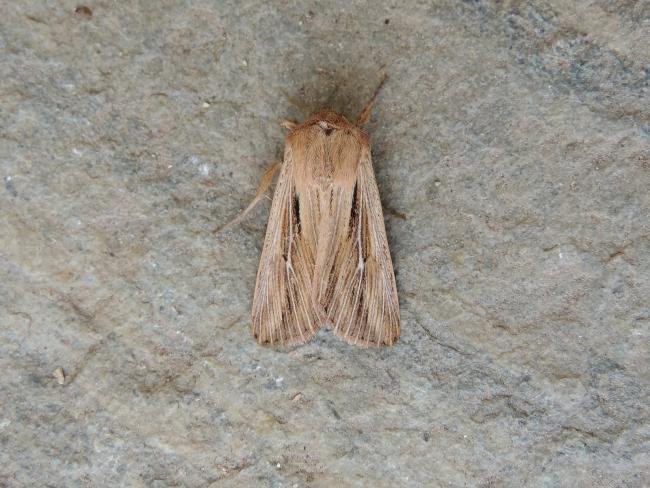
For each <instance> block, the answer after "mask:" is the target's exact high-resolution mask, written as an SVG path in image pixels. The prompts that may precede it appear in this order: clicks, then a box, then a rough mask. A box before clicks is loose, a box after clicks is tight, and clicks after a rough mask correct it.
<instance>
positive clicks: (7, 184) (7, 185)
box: [5, 177, 18, 197]
mask: <svg viewBox="0 0 650 488" xmlns="http://www.w3.org/2000/svg"><path fill="white" fill-rule="evenodd" d="M5 188H6V189H7V191H8V192H9V194H10V195H11V196H12V197H17V196H18V191H16V185H14V181H13V180H12V179H11V178H10V177H6V178H5Z"/></svg>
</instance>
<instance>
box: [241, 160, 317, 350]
mask: <svg viewBox="0 0 650 488" xmlns="http://www.w3.org/2000/svg"><path fill="white" fill-rule="evenodd" d="M296 198H297V195H296V193H295V185H294V164H293V161H292V157H291V150H290V149H289V150H287V151H285V158H284V163H283V164H282V169H281V171H280V176H279V178H278V184H277V186H276V189H275V193H274V195H273V202H272V204H271V213H270V215H269V222H268V225H267V229H266V237H265V239H264V247H263V249H262V256H261V258H260V265H259V269H258V271H257V282H256V284H255V293H254V296H253V310H252V332H253V336H254V337H255V339H256V340H257V341H258V342H259V343H260V344H263V345H290V344H298V343H301V342H304V341H307V340H308V339H309V338H311V337H312V336H313V335H314V334H315V333H316V332H317V331H318V329H319V327H320V324H319V321H318V320H317V316H316V314H315V313H314V307H313V303H312V300H311V295H310V289H311V288H310V287H311V281H312V270H313V252H311V250H310V249H309V247H308V246H306V245H304V242H303V240H302V239H301V237H300V225H299V217H298V215H297V214H296V207H297V206H296V205H295V199H296Z"/></svg>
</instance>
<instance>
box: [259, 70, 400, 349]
mask: <svg viewBox="0 0 650 488" xmlns="http://www.w3.org/2000/svg"><path fill="white" fill-rule="evenodd" d="M384 80H385V77H384V79H383V80H382V83H381V84H380V85H379V87H378V88H377V90H376V91H375V94H374V95H373V97H372V98H371V99H370V101H369V102H368V103H367V104H366V106H365V107H364V109H363V110H362V111H361V113H360V114H359V116H358V117H357V120H356V123H355V124H352V123H350V122H349V121H348V120H347V119H346V118H345V117H344V116H343V115H340V114H338V113H336V112H334V111H332V110H329V109H324V110H321V111H319V112H317V113H315V114H314V115H312V116H311V117H309V118H308V119H307V120H305V121H304V122H303V123H301V124H298V123H296V122H289V121H285V124H284V125H285V127H287V128H289V129H290V133H289V134H288V135H287V137H286V141H285V150H284V159H283V161H282V163H281V168H280V175H279V178H278V182H277V185H276V188H275V192H274V195H273V201H272V204H271V212H270V215H269V220H268V226H267V229H266V237H265V240H264V247H263V249H262V255H261V258H260V264H259V269H258V272H257V281H256V284H255V292H254V296H253V309H252V332H253V337H254V338H255V339H256V340H257V341H258V342H259V343H260V344H262V345H285V346H286V345H293V344H298V343H302V342H305V341H307V340H309V339H310V338H311V337H312V336H314V334H316V332H318V330H319V329H320V328H321V327H324V326H329V327H331V329H332V330H333V332H334V334H335V335H336V336H338V337H340V338H342V339H343V340H345V341H347V342H348V343H351V344H355V345H358V346H390V345H392V344H393V343H395V341H397V340H398V338H399V335H400V317H399V302H398V298H397V289H396V285H395V275H394V272H393V264H392V261H391V257H390V252H389V249H388V241H387V239H386V230H385V227H384V218H383V212H382V207H381V202H380V199H379V190H378V188H377V183H376V181H375V176H374V172H373V169H372V159H371V154H370V138H369V137H368V135H367V134H366V133H365V132H364V131H363V130H362V129H361V126H362V125H363V124H364V123H365V122H367V120H368V118H369V116H370V110H371V107H372V104H373V102H374V99H375V97H376V95H377V93H378V92H379V88H381V85H382V84H383V82H384ZM271 177H272V175H271ZM269 183H270V181H269ZM258 195H259V192H258ZM249 208H250V207H249Z"/></svg>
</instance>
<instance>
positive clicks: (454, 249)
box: [0, 0, 650, 487]
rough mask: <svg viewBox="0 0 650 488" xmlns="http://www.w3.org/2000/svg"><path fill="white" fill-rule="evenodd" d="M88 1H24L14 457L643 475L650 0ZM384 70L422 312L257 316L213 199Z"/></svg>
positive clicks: (6, 64)
mask: <svg viewBox="0 0 650 488" xmlns="http://www.w3.org/2000/svg"><path fill="white" fill-rule="evenodd" d="M79 6H80V4H75V3H74V2H71V1H68V0H64V1H62V2H29V1H19V2H4V4H3V7H2V17H1V18H0V120H1V123H0V171H1V172H0V177H1V178H2V181H3V182H4V185H2V186H0V333H1V334H2V336H1V339H0V367H1V368H2V371H3V374H2V378H1V379H0V485H2V486H11V487H13V486H53V487H71V486H97V487H103V486H136V487H137V486H153V487H164V486H190V487H207V486H233V487H235V486H236V487H241V486H269V487H280V486H284V487H293V486H298V487H303V486H313V487H325V486H328V487H329V486H387V487H394V486H451V487H464V486H483V487H501V486H504V487H521V486H543V487H545V486H548V487H556V486H568V487H643V486H648V485H650V473H649V467H648V466H649V465H650V422H649V419H650V401H649V400H650V362H649V359H648V358H649V357H650V345H649V344H650V341H649V336H650V330H649V328H650V192H649V188H650V96H649V88H648V84H649V79H650V74H649V73H650V24H649V23H648V20H647V19H648V18H650V6H649V4H648V2H632V1H625V0H620V1H616V2H608V1H590V2H584V1H581V2H570V1H564V0H548V1H541V0H540V1H533V0H522V1H505V2H504V1H492V2H491V1H486V0H479V1H466V2H458V1H452V0H448V1H440V2H415V1H410V2H397V1H394V2H387V1H386V2H384V1H381V2H372V4H371V3H370V2H363V1H357V0H354V1H340V2H338V1H324V2H261V1H257V0H246V1H242V2H226V1H224V2H208V1H205V0H199V1H193V2H190V1H184V2H183V1H167V2H111V1H107V0H96V1H93V2H88V3H87V6H88V7H89V9H90V10H89V11H84V10H83V9H81V10H79V9H78V13H75V8H76V7H79ZM384 66H385V68H384ZM384 70H385V71H387V72H388V73H389V75H390V79H389V81H388V82H387V84H386V85H385V87H384V90H383V91H382V92H381V94H380V96H379V98H378V100H377V103H376V105H375V109H374V112H373V115H372V118H371V122H370V123H369V124H368V127H367V129H368V132H369V134H370V135H371V137H372V140H373V151H374V152H373V154H374V165H375V170H376V174H377V180H378V184H379V187H380V191H381V195H382V199H383V202H384V204H385V207H386V209H387V210H388V212H387V213H386V224H387V231H388V234H389V240H390V243H391V251H392V253H393V257H394V263H395V268H396V271H397V281H398V289H399V293H400V300H401V307H402V311H401V313H402V322H403V323H402V327H403V331H402V337H401V339H400V341H399V343H398V344H397V345H396V346H394V347H392V348H389V349H382V350H372V349H359V348H355V347H352V346H348V345H346V344H344V343H342V342H340V341H338V340H336V339H335V338H334V337H332V334H331V333H329V332H328V331H323V332H321V333H319V334H318V335H317V337H316V338H315V340H314V341H312V342H311V343H308V344H306V345H303V346H300V347H295V348H292V349H290V350H288V351H276V350H269V349H264V348H261V347H259V346H258V345H257V344H256V343H255V342H254V341H253V340H252V338H251V337H250V332H249V325H250V322H249V311H250V305H251V297H252V289H253V285H254V280H255V273H256V270H257V263H258V259H259V255H260V248H261V246H262V241H263V234H264V229H265V225H266V218H267V216H268V201H267V202H266V203H265V204H263V205H260V206H259V207H258V208H257V209H256V210H255V211H254V212H253V213H252V214H251V215H250V216H249V217H248V218H247V220H246V221H245V223H243V224H242V225H240V226H239V227H237V228H235V229H232V230H231V231H229V232H227V233H225V234H222V235H219V236H215V235H214V234H213V230H214V229H216V228H218V227H219V226H221V225H223V224H224V223H226V222H227V221H229V220H230V219H231V218H232V217H234V216H235V215H236V214H237V213H238V212H239V211H240V210H241V209H242V208H244V207H245V206H246V205H247V203H248V202H249V201H250V199H251V198H252V196H253V195H254V193H255V191H256V188H257V185H258V182H259V178H260V175H261V174H262V172H263V171H264V169H265V168H266V167H267V166H268V165H269V164H270V163H271V162H272V161H274V160H277V159H278V158H280V157H281V154H282V147H283V137H284V131H283V129H282V128H281V127H280V126H279V125H278V124H277V119H278V118H280V117H287V118H297V119H301V118H304V117H305V116H307V115H308V114H309V113H310V112H311V111H313V110H316V109H318V108H321V107H322V106H324V105H328V106H331V107H333V108H334V109H337V110H340V111H342V112H343V113H345V114H347V115H349V116H354V114H356V113H357V112H358V111H359V109H360V108H361V107H362V105H363V103H364V102H365V100H366V99H367V98H368V96H369V95H370V94H371V93H372V91H373V89H374V88H375V86H376V84H377V83H378V81H379V79H380V76H381V73H382V72H383V71H384ZM400 213H401V214H404V215H405V218H404V219H401V218H399V217H398V215H399V214H400ZM58 368H61V369H60V370H59V369H58Z"/></svg>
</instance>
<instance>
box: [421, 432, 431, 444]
mask: <svg viewBox="0 0 650 488" xmlns="http://www.w3.org/2000/svg"><path fill="white" fill-rule="evenodd" d="M422 439H423V440H424V442H429V439H431V434H429V433H428V432H423V433H422Z"/></svg>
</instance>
